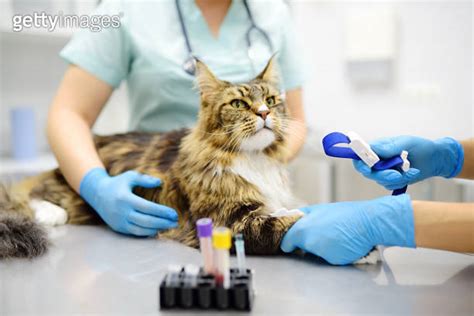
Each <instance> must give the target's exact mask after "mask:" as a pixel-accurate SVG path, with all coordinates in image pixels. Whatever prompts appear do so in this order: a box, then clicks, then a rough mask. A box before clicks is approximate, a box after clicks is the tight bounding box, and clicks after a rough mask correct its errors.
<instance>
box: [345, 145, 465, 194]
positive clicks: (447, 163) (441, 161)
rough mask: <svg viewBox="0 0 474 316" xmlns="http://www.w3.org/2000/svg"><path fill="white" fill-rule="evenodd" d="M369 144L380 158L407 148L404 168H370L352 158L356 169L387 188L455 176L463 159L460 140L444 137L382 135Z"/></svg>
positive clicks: (395, 154)
mask: <svg viewBox="0 0 474 316" xmlns="http://www.w3.org/2000/svg"><path fill="white" fill-rule="evenodd" d="M370 147H372V149H373V150H374V151H375V153H376V154H377V155H378V156H379V157H381V158H391V157H393V156H397V155H400V153H401V152H402V150H406V151H408V160H409V161H410V165H411V168H410V169H409V170H408V171H407V172H400V171H397V170H393V169H388V170H383V171H372V170H371V169H370V168H369V167H368V166H367V165H366V164H364V162H362V161H360V160H354V167H355V168H356V170H357V171H359V172H360V173H361V174H362V175H364V176H365V177H366V178H369V179H371V180H374V181H376V182H377V183H378V184H380V185H382V186H384V187H385V188H386V189H387V190H395V189H399V188H403V187H404V186H406V185H409V184H412V183H415V182H419V181H422V180H424V179H426V178H430V177H436V176H440V177H445V178H452V177H455V176H456V175H458V174H459V172H461V168H462V165H463V163H464V151H463V148H462V146H461V144H460V143H458V142H457V141H455V140H454V139H452V138H448V137H446V138H441V139H438V140H435V141H431V140H428V139H424V138H421V137H414V136H399V137H393V138H383V139H380V140H377V141H374V142H372V143H370Z"/></svg>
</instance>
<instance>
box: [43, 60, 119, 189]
mask: <svg viewBox="0 0 474 316" xmlns="http://www.w3.org/2000/svg"><path fill="white" fill-rule="evenodd" d="M112 91H113V90H112V87H111V86H109V85H108V84H107V83H105V82H103V81H101V80H100V79H98V78H96V77H94V76H93V75H92V74H90V73H88V72H86V71H85V70H83V69H81V68H79V67H76V66H69V68H68V69H67V71H66V73H65V75H64V78H63V81H62V82H61V84H60V86H59V88H58V92H57V93H56V96H55V97H54V100H53V102H52V104H51V108H50V110H49V115H48V130H47V134H48V140H49V145H50V146H51V149H52V150H53V152H54V154H55V156H56V159H57V160H58V162H59V167H60V168H61V171H62V172H63V174H64V176H65V178H66V180H67V182H68V183H69V185H71V187H72V188H73V189H74V190H76V192H79V187H80V183H81V180H82V178H83V176H84V175H85V173H86V172H87V171H89V170H90V169H92V168H94V167H103V164H102V162H101V161H100V159H99V156H98V154H97V151H96V149H95V145H94V141H93V139H92V133H91V127H92V125H93V124H94V122H95V120H96V119H97V117H98V116H99V113H100V111H101V110H102V108H103V106H104V105H105V103H106V102H107V100H108V98H109V97H110V95H111V94H112Z"/></svg>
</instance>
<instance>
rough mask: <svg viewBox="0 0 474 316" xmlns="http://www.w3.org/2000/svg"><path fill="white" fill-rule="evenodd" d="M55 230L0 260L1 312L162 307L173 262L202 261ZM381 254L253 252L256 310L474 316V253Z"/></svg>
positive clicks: (112, 237) (129, 241) (102, 234)
mask: <svg viewBox="0 0 474 316" xmlns="http://www.w3.org/2000/svg"><path fill="white" fill-rule="evenodd" d="M50 234H51V237H52V240H53V246H52V247H51V250H50V252H49V253H48V254H47V255H46V256H43V257H41V258H38V259H35V260H32V261H27V260H11V261H3V262H0V280H1V283H0V315H71V314H76V315H84V314H109V315H121V314H128V315H141V314H149V315H157V314H159V313H160V312H159V310H158V297H157V287H158V283H159V281H160V280H161V278H162V277H163V275H164V274H165V271H166V267H167V265H168V264H170V263H182V264H185V263H196V264H199V263H200V256H199V253H198V251H197V250H195V249H191V248H187V247H185V246H182V245H180V244H178V243H175V242H171V241H157V240H154V239H137V238H129V237H124V236H120V235H117V234H115V233H113V232H111V231H110V230H108V229H107V228H105V227H86V226H82V227H78V226H62V227H57V228H54V229H51V231H50ZM384 256H385V261H384V262H383V263H381V264H378V265H375V266H360V267H355V266H347V267H333V266H330V265H327V264H325V263H324V262H322V261H321V260H320V259H318V258H317V257H314V256H305V257H298V256H279V257H250V258H248V260H247V262H248V265H249V266H250V267H251V268H253V269H254V270H255V273H256V287H257V297H256V301H255V305H254V309H253V314H260V315H263V314H265V315H277V314H280V315H304V314H308V315H314V314H323V315H328V314H382V313H390V314H403V315H407V314H408V315H410V314H429V315H433V314H440V315H448V314H449V315H463V314H465V315H468V314H469V315H474V257H472V256H468V255H463V254H455V253H449V252H442V251H434V250H426V249H417V250H413V249H401V248H390V249H386V250H385V253H384ZM234 259H235V258H233V259H232V260H234ZM162 314H168V315H177V314H181V313H176V312H168V313H162ZM188 314H189V315H191V314H195V313H194V312H188ZM201 314H204V313H201ZM214 314H215V313H214ZM235 314H237V313H235ZM239 314H240V315H242V313H239Z"/></svg>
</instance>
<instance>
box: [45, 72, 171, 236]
mask: <svg viewBox="0 0 474 316" xmlns="http://www.w3.org/2000/svg"><path fill="white" fill-rule="evenodd" d="M112 91H113V88H112V86H110V85H109V84H107V83H106V82H104V81H102V80H100V79H98V78H96V77H95V76H93V75H92V74H90V73H88V72H86V71H85V70H83V69H82V68H80V67H76V66H70V67H69V68H68V70H67V71H66V74H65V76H64V79H63V81H62V83H61V85H60V87H59V89H58V92H57V94H56V97H55V98H54V101H53V103H52V105H51V109H50V112H49V117H48V130H47V133H48V139H49V142H50V146H51V148H52V150H53V152H54V154H55V156H56V158H57V160H58V162H59V167H60V169H61V171H62V173H63V175H64V177H65V178H66V180H67V181H68V183H69V184H70V185H71V187H72V188H73V189H74V190H76V192H78V193H79V194H80V195H81V197H82V198H83V199H84V200H85V201H86V202H87V203H89V205H91V206H92V207H93V208H94V209H95V210H96V211H97V213H98V214H99V215H100V217H101V218H102V219H103V220H104V221H105V222H106V223H107V225H109V226H110V227H111V228H112V229H113V230H114V231H116V232H119V233H123V234H132V235H136V236H154V235H156V234H157V232H158V231H160V230H164V229H169V228H174V227H177V220H178V215H177V213H176V211H175V210H173V209H171V208H169V207H167V206H164V205H159V204H156V203H152V202H150V201H148V200H145V199H143V198H141V197H139V196H137V195H135V194H134V193H133V192H132V190H133V188H134V187H136V186H141V187H145V188H155V187H159V186H160V185H161V181H160V179H157V178H153V177H150V176H147V175H142V174H139V173H137V172H135V171H127V172H125V173H122V174H120V175H117V176H114V177H111V176H109V175H108V174H107V171H106V170H105V168H104V165H103V163H102V162H101V160H100V158H99V155H98V153H97V150H96V148H95V145H94V141H93V138H92V133H91V127H92V125H93V124H94V122H95V120H96V119H97V116H98V115H99V113H100V111H101V110H102V108H103V107H104V105H105V103H106V102H107V100H108V98H109V96H110V95H111V93H112Z"/></svg>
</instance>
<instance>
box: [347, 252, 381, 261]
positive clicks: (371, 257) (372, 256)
mask: <svg viewBox="0 0 474 316" xmlns="http://www.w3.org/2000/svg"><path fill="white" fill-rule="evenodd" d="M380 260H381V258H380V252H379V251H378V250H377V249H375V250H372V251H371V252H369V254H368V255H367V256H365V257H362V258H360V259H359V260H357V261H355V262H354V263H353V264H377V262H379V261H380Z"/></svg>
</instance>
